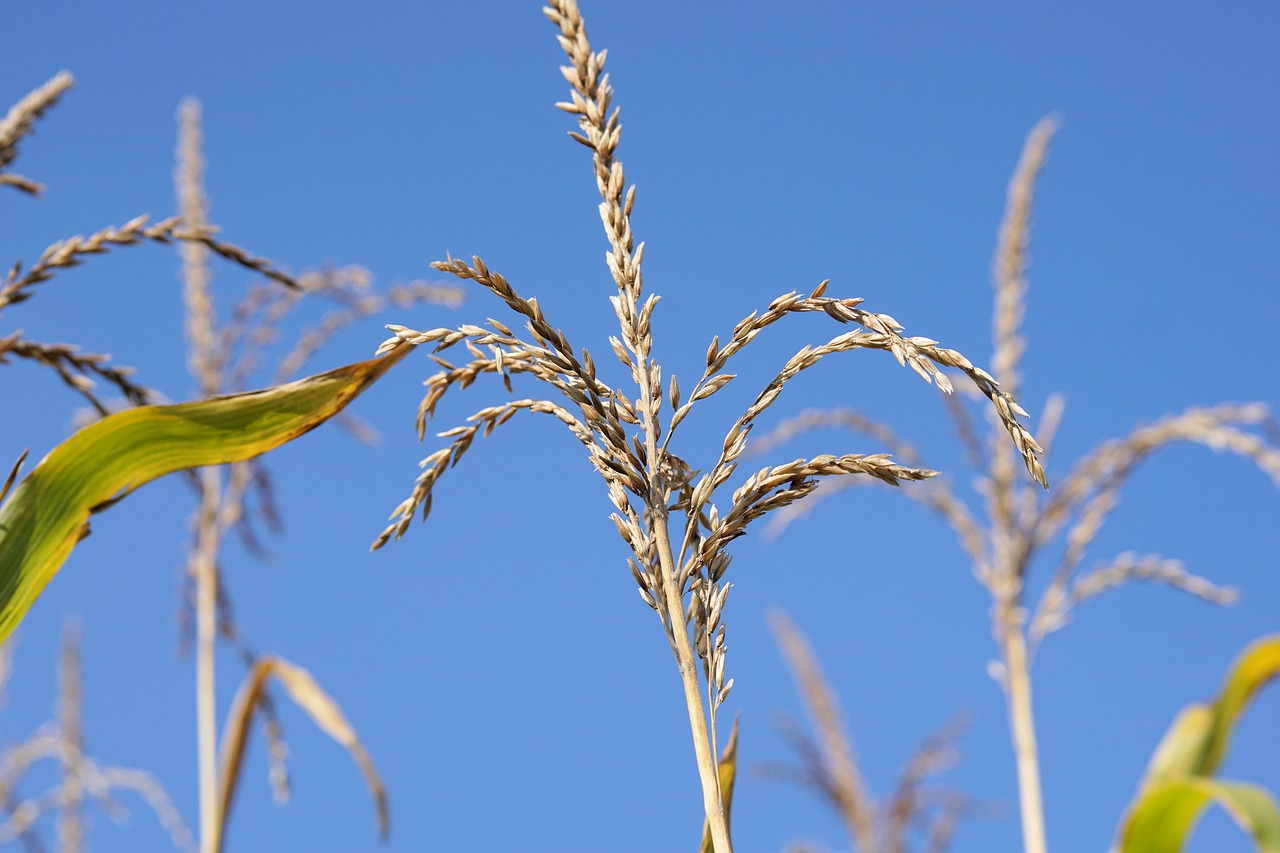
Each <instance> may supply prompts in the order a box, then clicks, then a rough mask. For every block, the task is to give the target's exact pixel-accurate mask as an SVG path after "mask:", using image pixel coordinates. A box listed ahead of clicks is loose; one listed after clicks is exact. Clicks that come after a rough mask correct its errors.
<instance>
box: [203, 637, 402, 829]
mask: <svg viewBox="0 0 1280 853" xmlns="http://www.w3.org/2000/svg"><path fill="white" fill-rule="evenodd" d="M273 677H274V678H275V679H276V680H277V681H279V682H280V683H281V684H283V685H284V688H285V690H287V691H288V693H289V697H290V698H291V699H293V701H294V702H295V703H296V704H297V705H298V707H299V708H301V709H302V710H304V711H306V712H307V715H308V716H310V717H311V719H312V721H313V722H315V724H316V726H317V727H319V728H320V730H321V731H323V732H324V733H325V734H327V735H329V737H331V738H333V739H334V740H336V741H337V742H338V743H340V744H342V746H344V747H346V749H347V751H348V752H349V753H351V757H352V758H354V759H355V762H356V764H358V765H359V766H360V771H361V772H362V773H364V778H365V781H366V782H367V783H368V785H369V791H370V793H371V794H372V795H373V801H374V805H375V807H376V808H377V811H378V831H379V833H380V834H381V835H382V837H383V838H384V839H385V838H386V836H387V832H388V830H389V827H390V822H389V818H388V816H387V792H386V789H385V788H384V787H383V785H382V779H381V778H380V777H379V776H378V771H377V769H376V768H374V766H373V760H372V759H371V758H369V753H367V752H366V751H365V748H364V745H363V744H361V743H360V739H359V738H358V737H356V732H355V729H353V728H352V727H351V724H350V723H348V722H347V718H346V717H345V716H344V715H343V713H342V709H341V708H340V707H338V703H337V702H335V701H334V700H333V699H332V698H330V697H329V695H328V694H327V693H325V692H324V691H323V690H321V689H320V685H319V684H317V683H316V680H315V679H314V678H313V677H312V676H311V673H309V672H307V671H306V670H305V669H303V668H302V667H300V666H297V665H295V664H292V663H289V662H288V661H287V660H283V659H281V658H278V657H274V656H272V655H263V656H261V657H259V658H258V659H257V660H256V661H254V664H253V669H252V670H250V671H249V674H248V675H247V676H245V680H244V683H243V684H241V685H240V692H238V693H237V694H236V698H235V700H234V701H233V702H232V703H231V710H230V711H228V712H227V726H226V729H225V731H223V733H222V760H221V767H220V772H219V780H220V790H219V792H218V817H217V821H216V824H217V825H216V827H215V829H214V833H215V834H214V843H213V845H212V846H213V849H214V850H219V851H220V850H221V849H222V843H223V841H224V839H225V837H226V827H227V818H228V816H229V815H230V814H231V803H232V800H234V799H235V793H236V787H237V786H238V785H239V783H240V766H241V763H242V762H243V760H244V751H245V747H246V745H247V744H248V739H249V727H250V723H252V722H253V714H254V712H255V711H256V710H257V709H258V707H259V700H260V699H261V698H262V691H263V689H264V688H265V687H266V682H267V679H268V678H273Z"/></svg>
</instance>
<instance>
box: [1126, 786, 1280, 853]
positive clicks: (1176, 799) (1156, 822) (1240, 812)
mask: <svg viewBox="0 0 1280 853" xmlns="http://www.w3.org/2000/svg"><path fill="white" fill-rule="evenodd" d="M1215 802H1216V803H1217V804H1218V805H1220V806H1222V808H1223V809H1225V810H1226V812H1227V813H1228V814H1229V815H1231V817H1232V819H1233V820H1235V822H1236V823H1237V824H1238V825H1239V826H1240V828H1241V829H1242V830H1244V831H1245V832H1247V833H1249V834H1250V835H1251V836H1252V837H1253V840H1254V843H1255V844H1257V847H1258V850H1260V851H1263V853H1280V810H1278V809H1277V807H1276V801H1275V798H1274V797H1272V796H1271V794H1270V792H1268V791H1267V789H1265V788H1263V787H1260V786H1258V785H1248V784H1245V783H1243V782H1223V781H1220V780H1217V779H1212V778H1208V777H1205V776H1184V777H1183V778H1181V779H1171V780H1168V781H1164V782H1159V783H1157V784H1155V785H1153V786H1151V787H1149V788H1148V789H1147V790H1146V791H1145V792H1144V794H1143V796H1142V799H1141V800H1140V801H1139V803H1138V805H1137V806H1136V807H1135V808H1134V810H1133V811H1132V812H1131V813H1130V815H1129V818H1128V820H1127V821H1126V822H1125V828H1124V832H1123V833H1122V836H1121V846H1120V850H1121V853H1176V851H1178V850H1181V849H1182V848H1183V845H1184V844H1185V843H1186V841H1187V839H1188V838H1189V837H1190V835H1191V832H1192V830H1194V829H1195V826H1196V823H1197V822H1198V821H1199V819H1200V816H1201V815H1202V814H1203V813H1204V810H1205V809H1206V808H1208V807H1209V806H1210V805H1212V804H1213V803H1215Z"/></svg>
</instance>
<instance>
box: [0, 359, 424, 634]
mask: <svg viewBox="0 0 1280 853" xmlns="http://www.w3.org/2000/svg"><path fill="white" fill-rule="evenodd" d="M409 349H411V348H410V347H407V346H401V347H399V348H397V349H395V350H393V351H391V352H390V353H388V354H387V355H384V356H383V357H381V358H376V359H372V360H370V361H362V362H359V363H357V364H351V365H347V366H346V367H340V368H338V369H337V370H331V371H329V372H328V373H322V374H319V375H317V376H311V377H308V378H306V379H301V380H299V381H297V382H291V383H289V384H287V385H279V386H276V387H274V388H268V389H266V390H263V391H251V392H248V393H245V394H235V395H232V396H227V397H215V398H212V399H209V400H201V401H198V402H193V403H178V404H176V405H172V406H140V407H138V408H135V409H127V410H125V411H123V412H117V413H116V414H113V415H111V416H109V417H106V418H103V419H102V420H100V421H97V422H96V423H93V424H90V425H89V426H87V427H85V428H84V429H81V430H79V431H78V432H76V433H75V434H74V435H72V436H71V437H70V438H68V439H67V440H66V441H64V442H62V443H61V444H59V445H58V446H57V447H55V448H54V449H53V450H52V451H50V452H49V455H48V456H46V457H45V458H44V459H43V460H41V462H40V464H39V465H37V466H36V468H35V470H33V471H32V472H31V473H30V474H28V475H27V476H26V477H25V478H24V479H23V480H22V482H21V483H19V484H18V486H17V488H15V489H14V490H13V492H12V493H11V494H10V495H9V496H8V500H6V501H5V502H4V504H3V505H2V506H0V641H3V640H4V638H6V637H8V636H9V634H10V633H11V632H12V631H13V629H14V628H15V627H16V626H17V624H18V623H19V622H20V621H21V620H22V618H23V617H24V616H25V615H26V614H27V611H28V610H30V609H31V605H32V604H33V603H34V602H35V600H36V598H37V596H39V595H40V593H41V591H43V590H44V588H45V586H46V585H47V584H48V583H49V581H50V580H51V579H52V578H53V576H54V575H55V574H56V573H57V572H58V569H60V568H61V567H62V564H63V563H64V562H66V559H67V556H68V555H69V554H70V553H71V549H72V548H74V547H75V544H76V543H77V542H78V541H79V540H80V539H82V538H83V537H84V535H85V533H87V531H88V520H89V516H90V514H91V513H94V512H97V511H100V510H102V509H105V508H106V507H107V506H109V505H110V504H112V503H114V502H115V501H117V500H119V499H120V498H122V497H124V496H125V495H127V494H129V492H132V491H133V490H134V489H136V488H138V487H139V486H141V485H143V484H145V483H149V482H150V481H152V480H154V479H156V478H157V477H162V476H164V475H165V474H170V473H173V472H174V471H181V470H183V469H186V468H196V467H200V466H204V465H221V464H224V463H228V462H239V461H242V460H245V459H249V458H252V457H254V456H257V455H259V454H261V453H265V452H267V451H268V450H272V449H274V448H276V447H279V446H280V445H282V444H284V443H285V442H288V441H291V440H292V439H294V438H297V437H298V436H300V435H302V434H303V433H305V432H307V431H309V430H311V429H314V428H315V427H317V426H319V425H320V424H322V423H324V422H325V421H326V420H328V419H329V418H331V417H333V416H334V415H335V414H337V413H338V412H339V411H341V410H342V409H343V407H344V406H346V405H347V403H349V402H351V400H352V399H354V398H355V397H356V395H358V394H359V393H360V392H361V391H363V390H364V389H365V388H366V387H368V386H369V385H370V384H371V383H373V382H374V381H375V380H377V379H378V378H379V377H380V376H382V374H383V373H385V372H386V371H387V370H388V369H389V368H390V367H391V366H392V365H393V364H395V363H396V362H398V361H399V360H400V359H401V358H403V357H404V356H405V354H406V353H407V352H408V351H409Z"/></svg>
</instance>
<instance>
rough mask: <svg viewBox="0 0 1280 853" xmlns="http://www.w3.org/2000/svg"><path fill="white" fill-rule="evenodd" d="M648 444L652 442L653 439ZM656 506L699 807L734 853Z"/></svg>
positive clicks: (722, 847)
mask: <svg viewBox="0 0 1280 853" xmlns="http://www.w3.org/2000/svg"><path fill="white" fill-rule="evenodd" d="M649 443H650V444H652V441H650V442H649ZM650 452H652V450H651V451H650ZM650 458H653V457H652V456H651V457H650ZM658 506H660V507H661V508H662V510H663V513H662V518H660V519H656V524H655V528H656V529H655V534H656V536H657V539H658V558H659V561H660V562H661V563H662V592H663V599H664V600H663V604H664V605H665V606H666V608H667V613H668V615H669V618H670V620H671V633H672V636H673V638H674V639H675V650H676V662H677V664H678V665H679V668H680V683H681V685H682V686H683V687H684V699H685V704H686V705H687V706H688V708H689V728H690V729H691V730H692V733H693V751H694V753H695V755H696V756H697V759H698V777H699V779H700V780H701V782H702V806H703V810H704V811H705V812H706V816H707V823H708V825H709V826H710V827H711V840H712V843H713V844H714V845H715V851H716V853H733V844H732V842H730V840H729V825H728V823H727V822H726V820H725V815H724V799H723V797H722V795H721V792H720V774H719V768H718V766H717V764H716V756H715V753H714V752H713V751H712V747H711V734H710V731H709V729H708V728H707V716H706V708H705V707H704V706H703V704H702V687H701V685H700V684H699V683H698V667H697V659H696V658H695V656H694V652H693V647H692V646H691V645H690V644H689V632H688V629H687V628H686V627H685V624H686V623H685V618H684V602H683V601H682V600H681V597H680V588H679V586H678V584H677V578H676V571H675V561H674V560H673V559H672V556H671V540H670V537H669V536H668V533H667V519H666V511H665V510H666V507H665V505H663V504H662V503H661V502H658Z"/></svg>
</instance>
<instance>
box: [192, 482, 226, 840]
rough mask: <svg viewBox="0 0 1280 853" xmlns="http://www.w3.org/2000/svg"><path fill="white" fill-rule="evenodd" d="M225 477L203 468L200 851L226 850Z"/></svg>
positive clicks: (198, 579)
mask: <svg viewBox="0 0 1280 853" xmlns="http://www.w3.org/2000/svg"><path fill="white" fill-rule="evenodd" d="M220 486H221V477H220V476H219V474H218V469H217V468H204V469H202V470H201V471H200V496H201V501H200V515H199V522H198V528H197V534H196V537H197V539H196V553H195V554H194V555H193V556H192V572H193V574H194V577H195V583H196V741H197V754H198V758H199V767H200V849H201V851H203V853H217V851H219V850H221V849H222V820H221V819H220V818H219V816H218V813H217V812H218V764H217V760H218V754H217V753H218V741H217V738H218V733H217V724H218V721H217V692H216V690H217V682H216V679H215V677H214V676H215V668H214V663H215V645H216V641H217V638H218V569H217V563H216V558H217V553H218V530H217V518H218V507H219V505H220V504H221V500H220V495H219V493H220V491H221V489H220Z"/></svg>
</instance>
